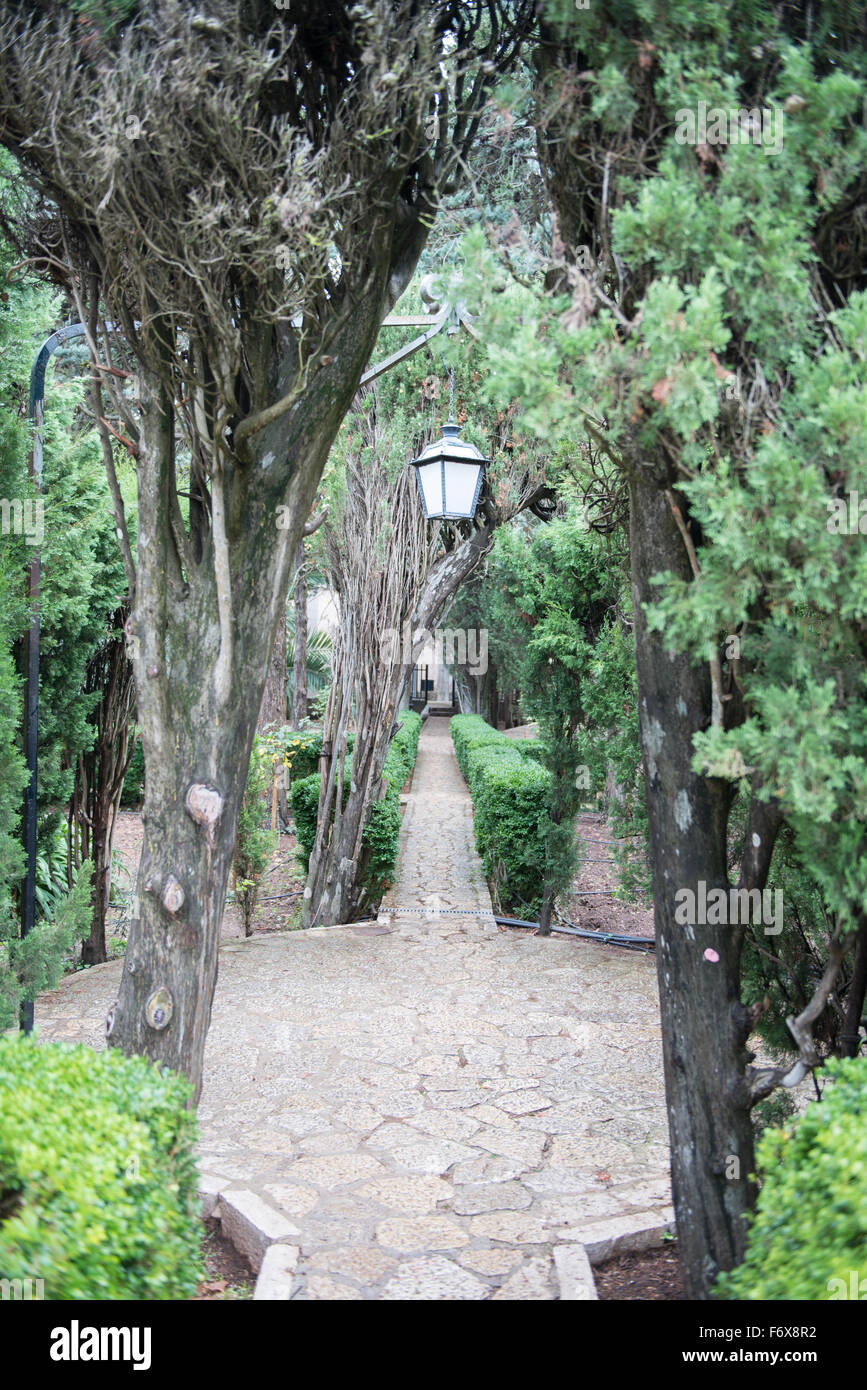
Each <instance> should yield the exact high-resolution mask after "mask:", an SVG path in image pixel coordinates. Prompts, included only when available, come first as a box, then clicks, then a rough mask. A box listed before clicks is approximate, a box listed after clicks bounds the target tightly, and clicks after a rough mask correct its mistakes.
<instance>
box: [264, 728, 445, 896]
mask: <svg viewBox="0 0 867 1390" xmlns="http://www.w3.org/2000/svg"><path fill="white" fill-rule="evenodd" d="M400 721H401V722H400V725H399V726H398V728H397V730H396V732H395V734H394V737H393V738H392V740H391V744H390V745H389V749H388V753H387V754H386V757H385V764H384V766H383V769H382V775H383V777H384V778H385V780H386V783H387V789H386V793H385V796H384V797H383V798H382V800H381V801H375V802H374V803H373V806H372V807H371V811H370V820H369V821H368V823H367V827H366V828H365V831H364V835H363V838H362V843H363V844H364V845H365V846H366V847H367V849H368V850H369V851H370V858H369V860H368V863H367V868H366V870H365V874H364V880H363V886H364V887H365V888H366V889H367V890H368V893H369V894H370V896H371V897H376V896H377V895H378V894H380V893H382V892H384V890H385V888H386V887H387V886H388V884H389V883H391V881H392V879H393V878H394V870H395V866H396V864H397V851H398V844H399V840H400V792H401V788H402V787H403V785H404V783H405V782H406V779H407V778H408V777H409V775H410V773H411V772H412V770H413V767H414V766H415V759H416V754H417V753H418V739H419V734H420V733H421V717H420V716H419V715H417V714H415V713H414V712H413V711H411V710H407V711H405V712H403V713H402V714H401V716H400ZM350 737H351V738H352V739H353V742H354V735H350ZM319 739H320V751H321V740H322V736H321V734H320V735H319ZM351 780H352V756H351V754H347V758H346V767H345V771H344V779H343V804H344V806H345V805H346V802H347V801H348V799H349V787H350V782H351ZM290 797H291V802H292V816H293V819H294V821H295V835H296V838H297V840H298V847H299V850H300V852H301V860H302V863H303V865H304V869H305V872H306V870H307V866H308V863H309V860H310V854H311V851H312V849H313V845H314V842H315V840H316V813H317V811H318V809H319V773H318V772H315V773H314V774H313V775H312V776H309V777H304V778H301V779H300V780H298V781H293V783H292V790H291V793H290Z"/></svg>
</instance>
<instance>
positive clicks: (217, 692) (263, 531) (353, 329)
mask: <svg viewBox="0 0 867 1390" xmlns="http://www.w3.org/2000/svg"><path fill="white" fill-rule="evenodd" d="M369 283H371V284H372V288H371V289H370V290H369V291H368V294H367V295H366V297H362V298H359V300H358V301H357V302H356V306H355V313H354V315H353V317H352V320H351V321H350V322H348V324H347V327H346V329H345V334H344V337H343V338H342V340H341V341H342V348H341V350H340V353H339V356H340V358H341V361H340V364H339V369H338V368H337V359H338V351H337V350H335V353H334V359H335V370H333V371H332V370H330V369H323V371H322V372H320V374H319V376H318V377H317V379H316V384H315V385H314V386H313V387H312V388H311V389H309V390H308V392H307V393H306V395H305V396H303V397H302V398H301V400H300V401H299V406H298V409H297V410H296V411H295V412H294V413H292V414H289V413H286V414H283V415H281V416H280V417H279V418H276V419H273V420H270V419H269V423H268V424H267V425H265V426H264V427H263V428H262V429H261V430H259V431H257V433H256V435H255V436H254V440H253V446H252V453H251V456H250V458H249V460H248V459H247V458H245V459H243V460H241V459H238V458H235V457H233V456H232V455H231V454H228V453H227V452H226V451H225V450H224V449H220V450H219V452H218V453H217V454H216V455H215V456H214V457H211V458H209V459H208V460H206V462H207V467H208V472H207V479H208V481H209V482H210V490H211V513H212V524H211V529H210V530H209V532H208V533H207V534H206V536H205V537H204V538H203V549H202V558H201V561H200V562H196V560H195V556H194V554H193V553H192V547H188V543H187V542H186V540H185V538H184V536H183V532H182V526H183V523H182V521H181V522H180V523H179V521H178V516H177V514H176V511H175V509H176V508H177V501H176V494H175V482H174V467H175V464H174V403H173V399H172V395H171V393H170V391H169V390H168V389H167V386H166V384H165V377H166V375H167V373H166V374H164V373H162V372H156V371H154V370H153V369H151V368H149V367H147V366H145V365H144V364H143V365H142V367H141V374H140V390H141V409H142V417H141V428H140V439H139V445H138V454H137V473H138V480H139V518H138V564H137V569H136V576H135V579H136V586H135V595H136V597H135V608H134V611H133V616H132V618H131V619H130V622H129V623H128V625H127V630H128V637H129V645H130V651H131V657H132V661H133V665H134V669H135V675H136V685H137V690H138V711H139V723H140V726H141V730H142V743H143V748H144V755H145V766H146V769H147V777H146V795H145V805H144V809H143V813H142V819H143V821H144V844H143V848H142V856H141V861H140V866H139V875H138V880H137V884H136V893H135V900H134V904H133V916H132V922H131V925H130V930H129V938H128V944H127V951H126V957H125V962H124V973H123V977H122V980H121V985H120V993H119V997H118V999H117V1002H116V1004H115V1006H114V1007H113V1008H112V1010H111V1011H110V1013H109V1017H108V1019H107V1021H106V1029H107V1033H108V1036H109V1041H110V1043H111V1045H113V1046H120V1047H122V1048H123V1050H124V1051H125V1052H126V1053H128V1054H135V1053H145V1054H146V1055H148V1056H150V1057H152V1058H154V1060H157V1061H159V1062H161V1063H163V1064H165V1065H167V1066H169V1067H170V1068H172V1069H173V1070H175V1071H180V1072H184V1073H185V1074H186V1075H187V1076H188V1077H189V1079H190V1081H191V1082H192V1085H193V1092H194V1098H195V1100H196V1101H197V1100H198V1097H199V1095H200V1093H201V1085H202V1062H203V1056H204V1048H205V1039H206V1037H207V1031H208V1026H209V1022H210V1015H211V1004H212V1000H213V995H214V989H215V987H216V981H217V965H218V951H219V943H220V928H221V924H222V918H223V910H224V906H225V894H226V885H227V881H228V876H229V871H230V868H231V864H232V857H233V851H234V844H235V833H236V827H237V818H238V811H239V807H240V801H241V796H242V794H243V790H244V785H245V780H246V776H247V769H248V766H249V760H250V752H251V748H252V744H253V738H254V735H255V732H256V721H257V716H258V712H259V709H260V707H261V701H262V693H263V689H264V684H265V673H266V670H267V667H268V662H269V659H270V655H271V647H272V644H273V641H274V636H275V632H276V628H277V624H278V621H279V618H280V615H281V614H282V612H283V611H284V608H285V602H286V593H287V588H288V583H289V573H290V564H291V559H292V557H293V556H294V554H295V552H296V549H297V546H298V543H299V541H300V539H301V534H302V531H303V527H304V523H305V520H306V518H307V517H308V516H309V513H310V509H311V505H312V503H313V499H314V497H315V493H316V489H317V487H318V484H319V479H320V477H321V473H322V469H323V467H324V465H325V460H326V458H327V456H328V451H329V449H330V447H331V444H332V442H333V439H334V436H335V434H336V432H337V430H338V428H339V425H340V422H341V420H342V418H343V415H344V414H345V412H346V410H347V409H348V408H349V405H350V403H351V400H352V396H353V394H354V392H355V389H356V386H357V382H358V380H359V378H360V375H361V372H362V370H363V368H364V366H365V365H366V363H367V361H368V360H369V358H370V355H371V351H372V349H373V345H374V342H375V339H376V335H377V332H378V329H379V325H380V323H381V320H382V317H383V313H384V312H385V311H387V309H388V307H390V299H389V298H388V293H387V292H386V290H385V288H384V287H383V284H382V279H381V278H380V280H379V282H378V288H377V280H376V277H372V280H371V282H369ZM160 328H161V326H160V324H159V320H158V317H157V316H154V323H153V327H152V329H151V328H150V326H149V328H148V331H152V332H153V333H154V335H155V337H156V334H157V333H158V332H159V331H160ZM169 336H170V330H169V332H167V331H165V330H163V337H162V339H161V340H156V341H155V342H152V343H150V344H149V345H148V352H149V354H150V357H149V358H148V357H145V361H148V360H154V359H155V358H157V357H158V356H159V353H160V351H161V347H160V342H161V341H163V342H164V341H167V340H169ZM343 349H345V351H344V350H343ZM276 352H277V349H276V347H275V356H273V357H272V359H271V364H270V366H269V369H268V372H269V378H270V391H271V393H272V394H273V395H274V396H279V395H282V394H285V391H286V383H287V382H289V381H291V380H292V379H294V376H295V372H296V370H297V365H296V363H295V362H294V360H292V359H291V357H290V358H283V357H280V356H278V355H276ZM277 459H282V460H284V461H285V462H284V463H283V464H282V465H281V467H280V469H278V468H277V465H276V463H275V460H277ZM280 508H282V510H283V513H284V516H285V520H284V521H281V522H280V523H279V524H278V521H277V517H278V509H280Z"/></svg>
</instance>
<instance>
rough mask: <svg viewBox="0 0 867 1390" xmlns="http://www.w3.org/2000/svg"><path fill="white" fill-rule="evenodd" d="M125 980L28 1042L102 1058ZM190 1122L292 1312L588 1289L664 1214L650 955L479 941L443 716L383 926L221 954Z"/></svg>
mask: <svg viewBox="0 0 867 1390" xmlns="http://www.w3.org/2000/svg"><path fill="white" fill-rule="evenodd" d="M407 907H420V908H423V909H424V911H423V912H417V913H415V914H410V913H402V912H401V911H400V910H399V909H401V908H407ZM449 908H467V909H469V911H468V912H467V913H466V914H465V915H460V916H458V915H454V916H452V915H448V909H449ZM120 969H121V966H120V963H119V962H112V963H110V964H109V965H106V966H100V967H97V968H96V969H94V970H91V971H89V972H88V973H87V974H82V975H76V976H72V977H70V978H69V979H68V980H66V981H65V982H64V983H63V984H62V985H61V986H60V988H59V989H57V990H56V991H54V992H53V993H52V994H50V995H46V996H43V998H41V999H40V1000H39V1001H38V1004H37V1010H36V1020H37V1026H38V1028H39V1035H40V1037H41V1038H42V1039H43V1040H63V1039H70V1040H83V1041H88V1042H91V1043H93V1044H94V1045H102V1042H103V1037H104V1033H103V1022H104V1017H105V1013H106V1011H107V1009H108V1007H109V1005H110V1004H111V1002H112V1000H113V999H114V997H115V994H116V991H117V986H118V981H119V978H120ZM199 1118H200V1123H201V1143H200V1167H201V1169H202V1171H203V1174H205V1175H209V1177H208V1178H207V1179H206V1183H205V1185H206V1186H210V1188H211V1190H213V1191H217V1190H219V1189H222V1190H224V1191H227V1192H232V1193H233V1194H235V1193H237V1199H238V1205H239V1206H240V1207H243V1205H244V1203H247V1204H248V1206H249V1205H250V1204H252V1206H253V1207H255V1211H256V1213H258V1217H257V1224H258V1225H259V1226H260V1227H263V1226H264V1227H265V1228H268V1229H270V1230H271V1231H272V1232H273V1238H276V1239H278V1240H280V1241H284V1242H289V1243H291V1244H292V1245H293V1246H294V1247H296V1248H297V1251H298V1257H297V1261H294V1260H293V1262H294V1265H295V1268H294V1280H295V1282H294V1285H293V1297H296V1298H299V1299H302V1300H304V1299H325V1300H335V1299H339V1300H343V1299H365V1298H374V1299H386V1300H396V1299H397V1300H402V1299H461V1300H463V1299H489V1298H492V1299H520V1300H523V1299H556V1298H559V1297H562V1296H567V1297H568V1296H573V1297H575V1296H584V1295H576V1294H572V1295H569V1294H568V1293H566V1292H565V1289H566V1286H567V1285H568V1280H569V1270H570V1268H572V1267H573V1265H574V1263H575V1261H576V1260H577V1259H579V1257H580V1258H583V1252H582V1251H581V1248H580V1247H581V1245H583V1244H586V1245H588V1246H589V1248H590V1249H591V1252H592V1251H593V1250H594V1249H595V1250H596V1252H597V1257H598V1252H599V1251H600V1250H602V1249H605V1248H607V1245H608V1244H610V1242H611V1241H612V1240H613V1239H614V1238H615V1237H616V1236H617V1235H618V1233H621V1232H623V1231H625V1230H627V1229H635V1228H637V1227H641V1226H651V1225H654V1224H656V1225H657V1226H658V1225H659V1224H661V1223H663V1222H665V1221H668V1220H670V1218H671V1211H670V1207H669V1201H670V1195H669V1179H668V1148H667V1127H666V1115H665V1105H664V1092H663V1085H662V1061H661V1043H660V1030H659V1016H658V1007H657V1002H656V974H655V968H654V963H653V960H652V958H651V957H649V956H640V955H632V954H627V953H625V952H621V951H618V950H617V949H616V948H614V947H607V946H599V945H596V944H595V943H589V942H583V941H578V940H575V939H570V938H567V937H557V936H554V937H551V938H549V939H548V940H542V939H540V938H538V937H536V936H533V935H532V934H530V933H525V932H520V933H518V932H515V931H510V930H502V931H501V930H499V929H498V928H497V927H496V925H495V924H494V922H493V917H492V913H491V904H490V898H489V896H488V892H487V887H486V885H485V881H484V877H483V875H482V870H481V865H480V863H479V860H478V858H477V856H476V853H475V849H474V847H473V843H472V808H471V806H470V803H469V798H468V796H467V793H466V789H465V787H464V784H463V781H462V779H461V777H460V774H459V772H458V769H457V765H456V763H455V761H454V754H453V751H452V745H451V740H450V738H449V734H448V720H447V719H440V718H432V719H430V720H429V721H428V722H427V724H426V725H425V727H424V729H423V732H422V738H421V742H420V748H419V759H418V763H417V766H416V772H415V776H414V779H413V789H412V792H411V793H410V796H409V798H408V803H407V809H406V814H405V820H404V826H403V833H402V847H401V858H400V864H399V872H398V880H397V885H396V887H395V889H393V890H392V892H391V894H390V895H389V897H388V899H387V900H386V902H385V903H384V905H383V909H382V912H381V918H380V924H379V925H368V926H356V927H326V928H319V929H317V930H314V931H308V932H291V933H285V934H282V935H269V936H267V937H265V936H263V937H258V938H257V937H253V938H251V939H250V940H249V941H229V942H226V943H225V944H224V945H223V947H222V949H221V952H220V979H219V984H218V986H217V993H216V998H215V1002H214V1013H213V1022H212V1025H211V1031H210V1034H209V1037H208V1044H207V1052H206V1079H205V1086H204V1092H203V1097H202V1102H201V1105H200V1108H199ZM258 1258H261V1253H260V1254H259V1255H258V1256H256V1255H255V1253H254V1259H258Z"/></svg>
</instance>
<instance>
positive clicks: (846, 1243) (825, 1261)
mask: <svg viewBox="0 0 867 1390" xmlns="http://www.w3.org/2000/svg"><path fill="white" fill-rule="evenodd" d="M825 1074H826V1075H827V1076H828V1077H829V1078H831V1079H832V1084H830V1085H828V1086H826V1087H825V1090H824V1091H823V1093H822V1100H821V1103H819V1102H816V1103H814V1104H813V1105H811V1106H810V1108H809V1109H808V1110H807V1111H806V1113H805V1114H804V1115H802V1116H801V1118H800V1119H798V1120H796V1121H794V1122H793V1123H791V1124H789V1125H787V1126H786V1127H785V1128H783V1129H768V1130H766V1131H765V1133H764V1135H763V1136H762V1139H761V1141H760V1143H759V1145H758V1149H757V1151H756V1159H757V1166H758V1168H759V1170H760V1174H761V1177H762V1190H761V1192H760V1193H759V1200H758V1203H757V1206H756V1214H755V1217H754V1219H753V1223H752V1227H751V1229H750V1236H749V1243H748V1246H747V1254H746V1258H745V1260H744V1262H743V1264H741V1265H739V1266H738V1268H737V1269H735V1270H732V1271H731V1273H728V1274H721V1275H720V1277H719V1279H718V1280H717V1283H716V1289H715V1293H716V1296H717V1298H725V1299H747V1300H764V1299H767V1300H775V1299H809V1300H810V1301H812V1302H817V1301H824V1300H826V1299H839V1298H852V1297H855V1298H867V1057H856V1058H852V1059H851V1060H849V1061H845V1062H840V1061H832V1062H829V1063H828V1066H827V1068H826V1072H825ZM859 1290H860V1292H859ZM853 1291H854V1292H853Z"/></svg>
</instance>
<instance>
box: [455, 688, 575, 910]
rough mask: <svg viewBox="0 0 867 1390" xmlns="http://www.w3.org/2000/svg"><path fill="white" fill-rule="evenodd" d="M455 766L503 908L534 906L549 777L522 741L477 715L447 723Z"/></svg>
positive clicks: (546, 837)
mask: <svg viewBox="0 0 867 1390" xmlns="http://www.w3.org/2000/svg"><path fill="white" fill-rule="evenodd" d="M451 734H452V740H453V742H454V745H455V756H456V757H457V760H458V767H459V768H460V769H461V772H462V773H463V775H464V778H465V780H466V783H467V786H468V787H469V791H470V796H471V798H472V802H473V826H474V829H475V837H476V848H477V849H478V851H479V854H480V855H481V857H482V862H483V864H484V868H485V873H486V875H487V878H488V882H489V883H490V884H491V886H492V890H493V891H494V893H495V895H496V897H497V899H498V900H499V902H500V903H502V904H515V905H517V906H520V905H521V899H523V900H524V902H525V903H527V904H528V905H529V906H531V907H536V906H538V904H539V902H540V900H541V896H542V889H543V884H544V880H545V873H546V867H547V858H546V856H547V853H548V848H549V842H550V838H551V828H550V816H549V806H550V792H551V774H550V773H549V772H548V771H547V770H546V769H545V768H543V767H540V766H539V764H538V762H536V760H535V758H534V757H533V756H529V757H527V756H525V755H524V753H523V749H522V740H521V739H511V738H507V737H506V735H505V734H502V733H499V732H498V731H497V730H496V729H492V728H491V726H490V724H486V723H485V721H484V719H482V718H481V717H480V716H479V715H477V714H458V715H455V717H454V719H452V721H451Z"/></svg>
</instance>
